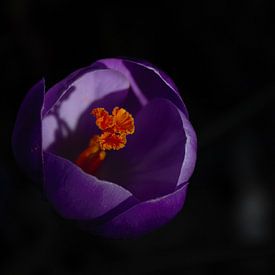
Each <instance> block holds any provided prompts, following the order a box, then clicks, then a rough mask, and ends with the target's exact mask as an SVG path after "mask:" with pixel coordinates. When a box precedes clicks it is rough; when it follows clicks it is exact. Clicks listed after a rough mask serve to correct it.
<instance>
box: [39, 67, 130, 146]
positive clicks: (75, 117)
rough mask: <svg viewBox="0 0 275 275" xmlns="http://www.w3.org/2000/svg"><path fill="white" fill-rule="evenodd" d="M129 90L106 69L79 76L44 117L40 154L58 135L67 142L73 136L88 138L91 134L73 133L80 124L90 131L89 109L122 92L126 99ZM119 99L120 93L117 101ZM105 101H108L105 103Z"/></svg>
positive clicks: (121, 78)
mask: <svg viewBox="0 0 275 275" xmlns="http://www.w3.org/2000/svg"><path fill="white" fill-rule="evenodd" d="M128 89H129V82H128V80H127V79H126V78H125V77H124V76H123V75H122V74H121V73H119V72H117V71H113V70H109V69H107V70H106V69H105V70H97V71H91V72H87V73H85V74H83V75H81V76H80V77H79V78H78V79H77V80H75V81H74V82H72V83H71V85H69V87H68V89H67V90H66V91H65V92H64V93H63V94H62V96H61V97H60V98H59V99H58V101H57V102H56V103H55V104H54V105H53V107H52V108H51V109H50V110H49V111H48V113H47V114H45V116H44V117H43V122H42V131H43V150H48V149H49V148H50V147H51V145H52V144H53V143H54V142H55V141H56V140H57V135H58V136H59V137H60V136H62V138H63V140H65V139H66V138H68V139H70V136H71V135H72V134H74V136H76V135H78V136H84V137H89V135H91V132H87V133H86V135H83V133H78V132H76V129H77V127H79V123H82V124H85V126H87V127H86V128H87V131H89V129H91V128H92V127H91V125H93V124H94V121H93V118H92V116H91V115H90V114H89V113H90V111H91V108H92V105H93V104H94V103H95V102H96V101H97V100H99V99H102V98H103V97H104V96H109V97H111V95H112V94H113V93H118V92H122V94H123V95H124V97H125V92H127V90H128ZM120 96H121V93H120V94H119V95H118V96H117V97H120ZM117 97H116V98H117ZM122 97H123V96H122ZM46 98H47V94H46ZM106 101H109V100H107V99H106ZM83 117H84V122H83V119H82V118H83ZM82 128H83V127H82ZM89 138H90V137H89ZM75 144H76V143H75Z"/></svg>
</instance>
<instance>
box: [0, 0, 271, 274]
mask: <svg viewBox="0 0 275 275" xmlns="http://www.w3.org/2000/svg"><path fill="white" fill-rule="evenodd" d="M114 2H115V1H114ZM231 2H232V1H231ZM233 2H234V1H233ZM103 3H104V2H103ZM234 3H235V4H233V3H227V2H225V1H219V2H216V3H213V2H211V3H209V1H195V0H194V1H183V4H182V6H179V5H172V2H171V1H168V2H167V3H165V4H161V3H159V5H157V6H154V7H152V8H151V7H150V6H149V3H148V5H147V6H146V7H138V6H135V4H134V3H128V6H125V5H119V4H117V3H113V4H101V5H98V4H97V5H96V4H95V3H93V2H90V5H88V4H84V3H81V2H80V1H79V2H78V1H65V0H63V1H54V0H45V1H37V0H24V1H23V0H17V1H16V0H9V1H6V2H4V1H2V2H1V4H0V18H1V19H0V20H1V21H0V22H1V24H0V30H1V33H0V60H1V63H0V64H1V93H0V96H1V108H0V110H1V113H0V125H1V131H0V133H1V154H0V160H1V166H0V173H1V185H0V188H1V189H0V221H1V224H0V230H1V234H0V248H1V252H2V256H1V260H0V274H16V275H17V274H20V275H25V274H27V275H31V274H58V275H61V274H186V275H189V274H192V275H193V274H250V275H253V274H275V269H274V262H275V255H274V216H273V217H272V215H273V211H274V204H273V201H274V195H275V189H274V176H275V172H274V162H273V163H272V156H273V154H274V134H275V131H274V119H275V115H274V103H275V93H274V90H275V32H274V27H273V26H274V23H275V17H274V16H275V12H274V8H275V4H273V6H272V5H271V4H270V5H268V4H266V3H267V2H265V1H257V0H251V1H248V2H241V1H236V2H234ZM273 3H275V2H273ZM116 56H128V57H132V58H141V59H147V60H149V61H151V62H152V63H154V64H155V65H157V66H159V67H160V68H162V69H163V70H164V71H166V72H167V73H168V74H169V75H170V76H171V77H172V78H173V79H174V80H175V82H176V84H177V85H178V87H179V88H180V89H181V91H182V96H183V98H184V100H185V102H186V104H187V106H188V109H189V112H190V118H191V121H192V123H193V125H194V128H195V129H196V132H197V134H198V144H199V147H198V162H197V166H196V170H195V172H194V175H193V177H192V180H191V184H190V189H189V193H188V196H187V200H186V203H185V206H184V208H183V210H182V211H181V212H180V214H179V215H178V216H177V217H176V218H175V219H174V220H173V221H172V222H171V223H169V224H168V225H166V226H164V227H163V228H161V229H159V230H157V231H155V232H153V233H151V234H149V235H147V236H144V237H142V238H140V239H138V240H104V239H100V238H98V237H94V236H92V235H90V234H88V233H86V232H82V231H80V230H79V229H78V228H76V227H75V226H74V225H72V224H70V223H69V222H67V221H65V220H63V219H62V218H60V217H59V216H58V215H57V214H55V212H54V211H53V209H52V207H51V206H50V205H49V204H48V203H47V201H45V200H44V199H43V197H42V195H41V194H40V192H39V190H37V189H36V188H35V187H34V185H33V184H32V183H31V182H30V181H29V180H28V179H27V178H26V177H25V176H24V174H23V172H21V171H20V169H19V168H18V167H17V165H16V163H15V160H14V159H13V156H12V153H11V148H10V136H11V132H12V129H13V125H14V121H15V118H16V113H17V110H18V107H19V105H20V103H21V101H22V99H23V98H24V96H25V95H26V93H27V91H28V89H29V88H30V87H31V86H32V85H33V84H34V83H35V82H37V81H38V80H39V79H41V78H42V77H43V76H45V77H46V83H47V87H48V88H49V87H50V86H51V85H53V84H54V83H56V82H57V81H58V80H61V79H62V78H64V77H65V76H66V75H67V74H69V73H71V72H72V71H74V70H76V69H78V68H80V67H82V66H86V65H89V64H90V63H92V62H94V61H96V60H97V59H99V58H104V57H116ZM171 154H173V152H171Z"/></svg>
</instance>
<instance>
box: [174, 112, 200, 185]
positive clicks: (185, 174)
mask: <svg viewBox="0 0 275 275" xmlns="http://www.w3.org/2000/svg"><path fill="white" fill-rule="evenodd" d="M179 113H180V116H181V120H182V124H183V128H184V131H185V135H186V143H185V154H184V161H183V164H182V167H181V171H180V176H179V179H178V184H177V185H178V186H179V185H180V184H182V183H185V182H187V181H189V178H190V177H191V175H192V173H193V171H194V168H195V164H196V157H197V136H196V133H195V131H194V129H193V127H192V125H191V123H190V121H189V120H188V119H187V118H186V116H185V115H184V114H183V113H182V112H179Z"/></svg>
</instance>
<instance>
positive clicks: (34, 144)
mask: <svg viewBox="0 0 275 275" xmlns="http://www.w3.org/2000/svg"><path fill="white" fill-rule="evenodd" d="M44 92H45V84H44V79H43V80H40V81H39V82H38V83H37V84H36V85H34V86H33V87H32V89H31V90H30V91H29V92H28V94H27V95H26V97H25V99H24V101H23V103H22V105H21V107H20V109H19V112H18V115H17V119H16V123H15V128H14V131H13V137H12V145H13V151H14V154H15V156H16V159H17V161H18V163H19V165H20V166H21V167H22V169H23V170H24V171H26V173H27V174H28V176H29V177H31V178H32V179H33V180H34V181H39V180H41V178H42V149H41V147H42V146H41V144H42V141H41V109H42V107H43V101H44Z"/></svg>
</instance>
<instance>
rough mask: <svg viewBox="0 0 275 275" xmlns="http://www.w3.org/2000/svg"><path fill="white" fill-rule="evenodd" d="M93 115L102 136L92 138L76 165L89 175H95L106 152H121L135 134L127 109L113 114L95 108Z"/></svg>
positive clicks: (132, 119) (118, 110)
mask: <svg viewBox="0 0 275 275" xmlns="http://www.w3.org/2000/svg"><path fill="white" fill-rule="evenodd" d="M91 114H92V115H94V116H95V118H96V125H97V126H98V128H99V129H100V130H102V134H101V135H95V136H93V137H92V138H91V140H90V143H89V145H88V147H87V148H86V149H85V150H84V151H83V152H82V153H81V154H80V155H79V156H78V158H77V159H76V161H75V162H76V164H77V165H78V166H79V167H80V168H82V169H83V170H84V171H85V172H87V173H89V174H94V173H95V171H96V170H97V169H98V168H99V166H100V165H101V163H102V161H103V160H104V159H105V157H106V150H119V149H122V148H123V147H125V145H126V142H127V139H126V136H127V135H129V134H133V133H134V132H135V124H134V118H133V116H132V115H131V114H130V113H128V112H127V111H126V110H125V109H123V108H119V107H115V108H114V109H113V111H112V114H109V113H108V111H106V110H105V109H104V108H95V109H93V110H92V111H91Z"/></svg>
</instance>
